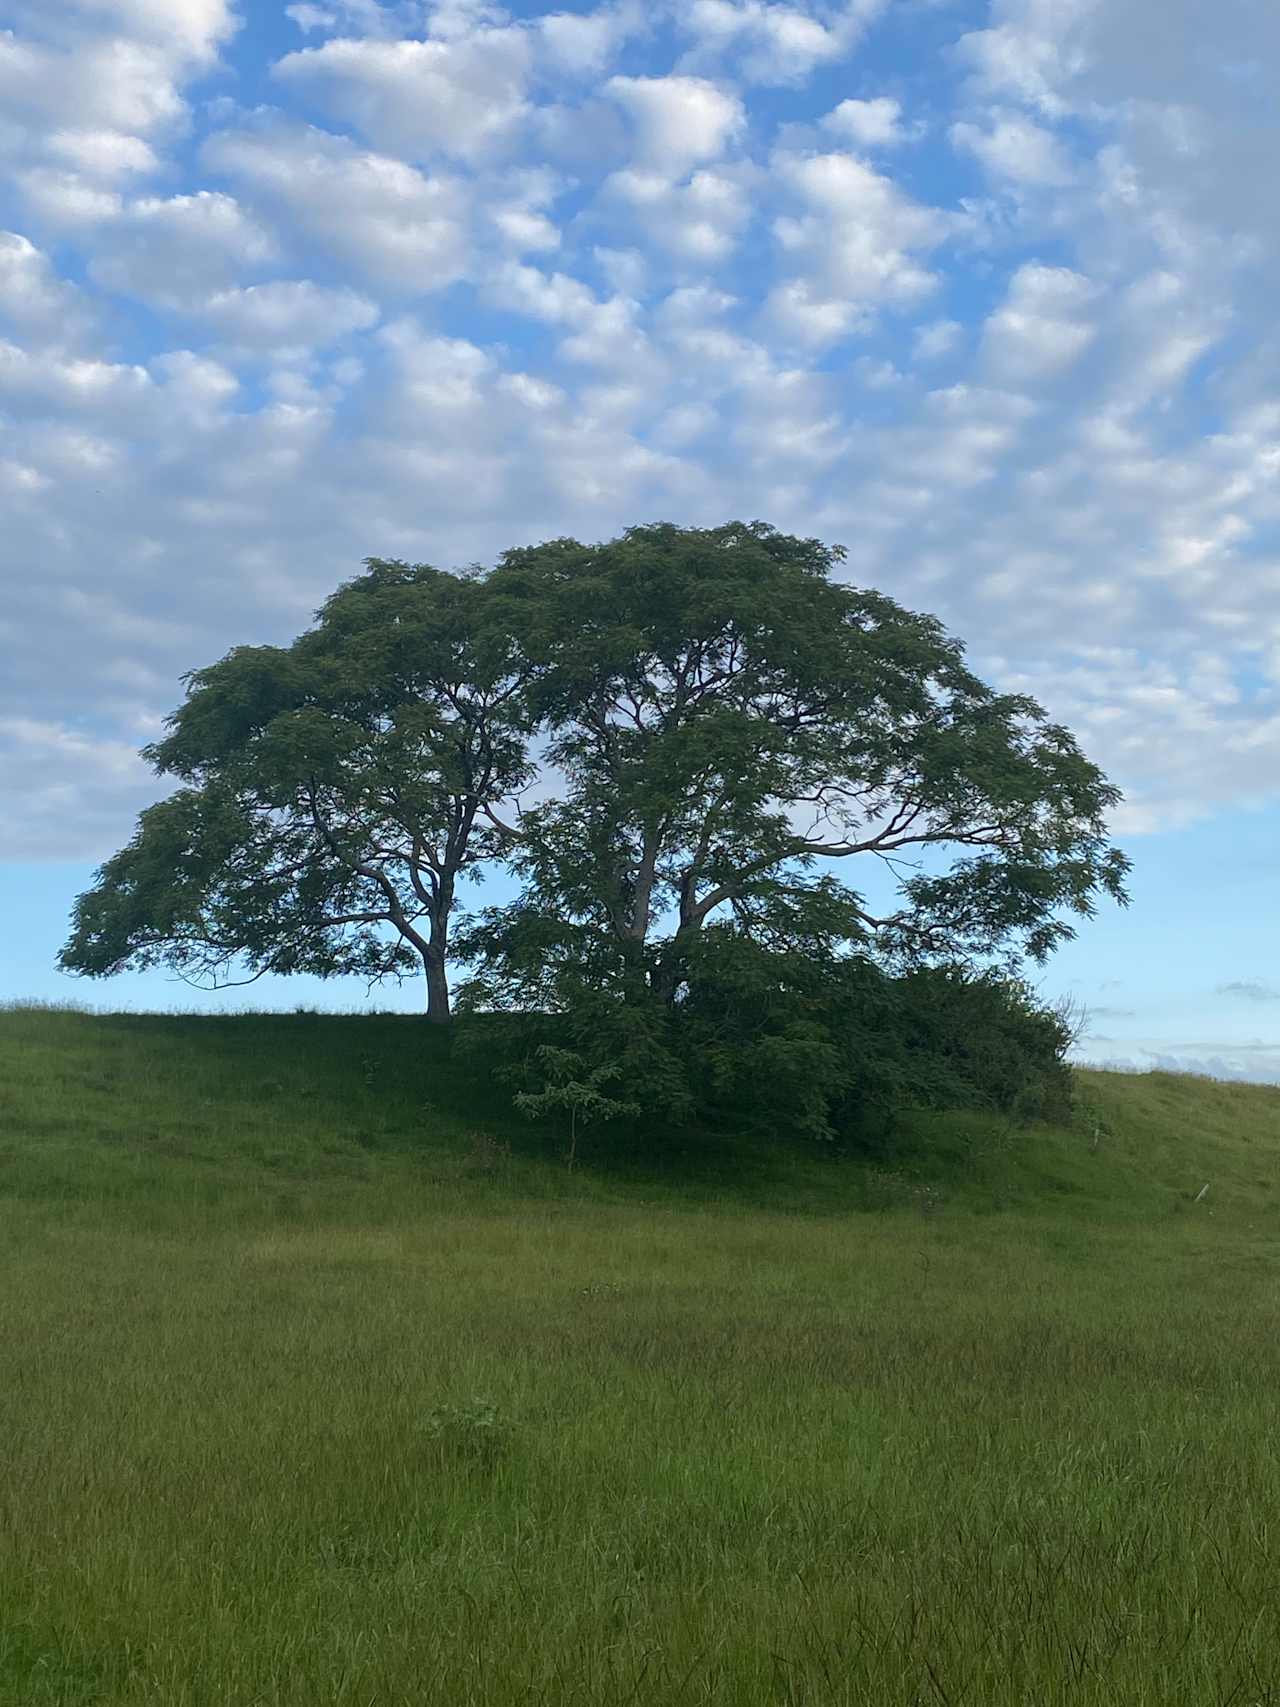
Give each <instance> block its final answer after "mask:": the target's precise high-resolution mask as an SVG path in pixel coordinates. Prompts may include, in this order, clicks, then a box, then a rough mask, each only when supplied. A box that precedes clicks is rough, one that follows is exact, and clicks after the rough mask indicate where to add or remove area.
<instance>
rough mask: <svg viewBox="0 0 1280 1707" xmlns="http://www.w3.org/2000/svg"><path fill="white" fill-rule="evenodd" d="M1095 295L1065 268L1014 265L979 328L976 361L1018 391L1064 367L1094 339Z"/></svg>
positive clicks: (995, 378)
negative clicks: (996, 305) (1002, 292)
mask: <svg viewBox="0 0 1280 1707" xmlns="http://www.w3.org/2000/svg"><path fill="white" fill-rule="evenodd" d="M1096 295H1097V291H1096V289H1095V287H1094V286H1093V285H1092V284H1091V283H1090V281H1089V280H1088V279H1086V278H1084V277H1082V276H1081V274H1079V273H1076V272H1072V270H1071V269H1070V268H1069V267H1046V266H1043V265H1041V264H1040V263H1038V262H1028V263H1027V264H1026V265H1025V266H1022V267H1019V268H1018V270H1017V272H1016V273H1014V275H1013V277H1012V278H1011V279H1010V281H1009V290H1008V294H1007V295H1006V297H1005V300H1004V302H1003V303H1002V304H1001V306H1000V307H999V308H997V309H996V310H995V311H994V313H992V314H991V315H990V317H989V318H988V320H987V323H986V326H985V328H984V330H983V338H982V358H983V361H984V363H985V365H986V368H987V371H988V372H989V374H990V375H991V377H992V378H993V379H994V380H995V381H996V383H997V384H1001V385H1008V386H1013V387H1021V386H1025V385H1028V384H1032V383H1035V382H1040V381H1043V380H1046V379H1048V378H1050V377H1051V376H1053V375H1056V374H1060V373H1062V372H1063V371H1064V370H1065V369H1068V368H1070V367H1071V366H1072V365H1073V364H1074V363H1075V362H1076V361H1078V360H1079V358H1080V357H1081V356H1082V355H1083V353H1084V352H1085V350H1087V349H1088V348H1089V345H1090V344H1091V343H1092V342H1093V340H1094V338H1095V337H1096V336H1097V328H1096V326H1095V324H1094V322H1093V319H1092V308H1093V304H1094V300H1095V297H1096Z"/></svg>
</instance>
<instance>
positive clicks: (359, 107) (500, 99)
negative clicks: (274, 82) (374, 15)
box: [275, 27, 532, 160]
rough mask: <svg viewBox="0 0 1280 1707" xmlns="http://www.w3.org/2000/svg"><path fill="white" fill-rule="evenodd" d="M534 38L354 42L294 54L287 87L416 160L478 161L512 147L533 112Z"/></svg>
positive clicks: (486, 35)
mask: <svg viewBox="0 0 1280 1707" xmlns="http://www.w3.org/2000/svg"><path fill="white" fill-rule="evenodd" d="M531 59H532V55H531V48H530V42H529V37H528V34H527V32H526V31H524V30H521V29H517V28H512V27H500V28H496V29H495V28H480V29H477V30H476V31H474V32H473V33H471V34H467V35H460V36H457V37H454V38H452V39H449V40H444V41H440V40H430V39H428V40H416V41H415V40H403V39H401V40H393V41H378V40H353V39H349V38H339V39H336V40H333V41H327V42H325V43H324V44H323V46H321V47H314V48H304V49H302V50H301V51H300V52H297V53H291V54H287V55H286V56H285V57H284V58H283V59H282V60H280V61H279V63H278V64H277V65H276V67H275V75H276V76H277V78H279V79H280V81H281V82H282V83H284V84H285V85H287V86H288V87H289V88H291V89H293V90H295V91H297V92H298V93H299V94H300V95H301V96H303V98H305V99H308V100H311V101H313V102H315V103H316V104H318V105H319V106H320V107H321V108H322V109H323V110H324V111H326V112H327V113H329V114H331V115H333V116H334V117H336V118H338V119H340V120H341V121H343V122H344V123H346V124H350V125H353V126H354V127H355V128H356V129H358V130H359V131H360V133H361V135H362V136H364V137H365V138H366V140H368V141H369V142H371V143H373V144H374V146H375V147H377V148H379V149H383V150H386V151H388V152H390V153H392V154H399V155H402V156H403V157H404V158H405V159H408V160H428V159H430V158H431V157H432V156H434V155H436V154H446V155H452V156H456V157H458V158H460V159H463V160H474V159H479V158H483V157H485V156H487V155H489V154H492V153H493V152H494V151H495V150H497V149H500V148H502V147H503V146H505V145H507V144H509V143H510V142H511V140H512V139H513V137H514V134H515V132H516V129H517V127H518V126H519V124H520V121H521V119H522V118H523V117H524V115H525V113H526V110H527V102H526V94H525V92H526V85H527V82H528V78H529V72H530V67H531Z"/></svg>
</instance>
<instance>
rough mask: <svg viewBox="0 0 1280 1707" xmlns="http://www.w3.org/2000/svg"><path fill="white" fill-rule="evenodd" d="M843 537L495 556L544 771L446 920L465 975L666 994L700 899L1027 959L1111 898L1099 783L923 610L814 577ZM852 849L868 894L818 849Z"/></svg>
mask: <svg viewBox="0 0 1280 1707" xmlns="http://www.w3.org/2000/svg"><path fill="white" fill-rule="evenodd" d="M843 556H844V554H843V552H842V551H841V550H840V549H839V548H832V547H828V546H825V545H823V544H822V543H821V542H819V541H817V540H812V539H797V538H792V537H790V536H788V535H784V534H781V533H778V532H776V531H775V530H774V529H773V528H770V527H768V526H766V525H765V524H763V523H752V524H750V525H744V524H741V523H730V524H728V525H727V526H724V527H720V528H714V529H694V528H679V527H675V526H672V525H669V524H660V525H657V526H649V527H637V528H631V529H629V530H628V531H627V532H626V533H624V534H623V535H622V536H621V537H620V538H619V539H616V540H614V541H612V542H610V543H609V544H606V545H602V546H588V545H582V544H580V543H579V542H577V541H575V540H569V539H565V540H556V541H552V542H550V543H549V544H546V545H542V546H537V547H532V548H528V549H522V550H516V551H511V552H508V553H507V554H506V555H505V556H504V558H503V559H502V561H501V563H500V565H499V567H498V569H497V570H496V571H495V573H494V575H493V577H492V579H491V582H490V586H491V588H493V589H494V590H495V591H498V590H500V592H501V596H502V597H503V599H504V600H505V601H506V603H507V605H508V607H509V609H510V610H511V612H512V613H513V614H512V620H513V623H514V624H515V626H516V628H517V630H518V632H519V637H520V643H521V646H522V648H523V651H524V653H525V655H526V657H527V658H528V661H529V665H530V670H531V676H532V681H533V686H532V690H531V691H532V703H533V706H534V710H535V713H536V715H537V716H538V718H539V719H540V721H541V723H542V724H543V726H544V727H545V728H546V730H547V733H548V745H547V757H548V760H549V762H550V763H551V764H552V765H554V766H555V767H556V768H557V770H558V772H559V775H560V777H561V781H562V785H563V786H562V788H561V790H560V792H559V793H558V795H557V796H556V797H555V798H553V799H551V800H548V801H546V802H545V803H544V804H542V805H541V806H539V807H537V808H535V809H533V810H532V811H530V812H528V813H526V814H525V815H524V817H523V818H522V820H521V824H520V832H521V834H520V838H519V840H516V839H515V838H514V836H513V838H512V841H511V843H510V847H509V854H508V857H509V859H510V861H511V864H512V865H513V867H514V868H515V870H516V871H517V873H518V874H519V875H520V877H521V878H522V880H523V886H524V887H523V893H522V895H521V898H520V900H519V902H518V903H517V904H516V905H515V906H514V907H511V908H506V909H500V910H491V911H490V912H489V913H488V914H487V915H486V916H485V917H484V918H483V919H482V920H481V921H480V922H479V924H478V925H477V927H476V928H475V929H474V930H472V931H471V932H470V934H469V936H468V939H467V952H468V954H469V956H471V957H474V959H475V960H476V962H477V965H478V968H479V973H478V980H477V982H476V983H475V984H474V985H473V986H472V989H471V992H470V999H471V1000H472V1001H473V1002H488V1003H496V1004H498V1005H507V1006H517V1007H518V1006H521V1005H522V1004H533V1005H536V1006H542V1007H549V1008H552V1009H555V1008H566V1009H567V1008H570V1007H572V1006H573V1005H574V1002H575V1001H580V1000H581V996H582V986H583V982H584V979H586V980H589V981H593V982H594V985H595V987H596V988H598V989H605V988H609V989H612V990H613V991H614V992H615V993H616V996H617V997H618V999H620V1000H623V1001H634V1000H635V999H636V998H637V996H638V993H639V992H640V991H641V990H642V989H643V990H645V991H647V993H648V994H649V995H650V996H652V997H653V998H654V999H656V1000H657V1001H658V1002H660V1003H661V1004H663V1005H665V1006H666V1007H668V1008H673V1007H675V1006H677V1005H678V1004H679V1003H680V1002H681V1001H682V1000H683V999H684V998H685V997H686V995H687V994H688V991H689V988H690V981H691V977H692V976H693V972H694V966H695V955H694V952H693V951H694V949H695V946H696V945H697V944H698V943H699V942H700V941H701V940H702V939H703V938H704V937H705V934H706V932H707V930H708V928H709V927H710V926H711V925H712V924H713V923H714V924H716V925H717V927H718V932H717V935H718V940H719V941H720V942H722V943H727V942H728V939H729V938H730V937H733V938H735V939H737V940H738V941H739V942H741V943H745V944H749V945H753V946H754V948H755V949H757V950H758V951H759V952H760V953H762V954H766V955H774V956H784V957H785V956H789V955H790V956H794V955H797V954H798V955H800V956H801V957H802V958H807V959H809V960H811V961H812V960H814V959H815V958H816V959H822V958H826V959H828V960H830V959H833V958H836V957H838V956H839V955H841V954H843V953H847V952H848V951H849V950H850V949H852V948H857V949H858V950H860V951H862V952H865V953H871V954H875V955H877V956H878V957H879V958H880V960H881V961H882V962H883V963H885V964H892V963H898V964H903V965H910V964H917V963H958V964H970V965H973V964H978V963H985V962H988V961H990V960H991V959H992V958H993V957H997V956H1004V957H1005V959H1006V960H1007V961H1009V962H1013V961H1015V960H1016V959H1017V958H1018V957H1019V956H1021V955H1029V956H1030V957H1032V958H1033V959H1035V960H1042V959H1043V958H1044V957H1045V956H1047V955H1048V954H1049V953H1050V952H1051V951H1052V949H1053V948H1054V947H1055V946H1057V945H1058V944H1059V943H1060V942H1062V941H1063V940H1064V939H1066V938H1068V937H1070V936H1071V935H1072V934H1073V927H1072V925H1071V923H1070V917H1069V915H1072V914H1074V915H1076V916H1089V915H1090V914H1091V913H1092V911H1093V909H1094V907H1095V904H1096V901H1097V898H1098V897H1099V896H1100V895H1103V894H1109V895H1111V896H1113V897H1114V898H1115V899H1117V900H1119V901H1123V900H1124V899H1125V889H1124V879H1125V875H1126V872H1127V870H1128V861H1127V860H1126V858H1125V856H1124V855H1123V854H1122V853H1120V852H1119V851H1117V850H1116V849H1114V848H1112V847H1111V846H1110V845H1109V843H1108V840H1107V834H1106V824H1105V819H1106V814H1107V812H1108V810H1109V809H1110V808H1111V807H1112V806H1113V805H1114V804H1115V803H1116V801H1117V800H1118V799H1119V794H1118V791H1117V790H1116V789H1115V788H1113V787H1112V786H1111V785H1110V784H1109V783H1108V782H1107V781H1106V779H1105V778H1104V777H1103V775H1102V773H1101V772H1100V771H1099V770H1098V769H1097V768H1096V766H1094V765H1093V764H1091V763H1090V762H1089V761H1088V760H1087V759H1086V758H1085V757H1084V755H1083V754H1082V753H1081V751H1080V749H1079V747H1078V746H1077V745H1076V743H1075V741H1074V740H1073V738H1072V737H1071V735H1070V734H1069V733H1068V732H1067V731H1066V730H1065V729H1063V728H1061V727H1060V726H1058V725H1056V724H1054V723H1052V722H1050V721H1049V719H1048V718H1047V717H1046V715H1045V713H1044V712H1043V711H1042V709H1041V708H1040V707H1039V706H1038V705H1037V704H1036V703H1035V702H1034V701H1033V700H1031V699H1029V698H1027V697H1025V696H1023V695H1014V694H998V693H996V692H994V691H993V690H992V689H991V688H989V687H988V686H987V685H986V684H985V683H983V682H982V681H980V680H979V679H978V677H977V676H975V675H974V674H973V673H972V672H971V671H970V670H969V669H968V668H967V666H966V665H965V662H964V656H963V649H962V647H961V645H960V644H959V642H958V641H956V640H954V639H952V638H951V637H949V636H948V635H947V634H946V633H945V631H944V630H943V628H942V627H941V625H940V624H939V623H938V622H937V621H936V620H935V619H934V618H932V617H929V616H923V615H918V614H916V613H913V612H910V611H907V610H905V609H903V608H902V607H901V606H900V605H898V604H896V603H895V602H894V601H893V600H892V599H890V598H888V597H886V596H885V595H883V594H881V593H876V592H869V591H865V590H861V589H857V588H854V587H851V586H848V585H846V584H844V583H841V582H838V581H836V580H835V579H833V574H834V571H835V570H836V569H837V568H838V567H839V564H840V563H841V561H842V560H843ZM920 855H926V856H928V857H929V858H930V859H931V860H933V861H935V862H941V863H942V864H943V867H944V868H943V869H942V870H941V871H929V870H924V869H920V868H918V867H917V868H914V869H912V868H906V867H904V866H903V865H902V864H901V862H902V861H903V860H904V859H907V858H910V857H912V856H920ZM859 858H861V860H862V863H863V864H864V865H866V864H867V863H868V862H869V861H870V860H872V859H875V860H877V861H880V862H885V863H886V864H888V865H889V866H891V868H892V869H893V870H894V871H895V873H896V874H897V879H898V881H897V893H898V900H897V904H896V905H895V906H894V907H893V908H892V909H891V910H890V911H888V912H887V913H885V914H883V915H881V916H873V915H872V913H871V912H870V911H869V910H868V908H867V905H866V903H865V902H864V900H863V897H862V896H861V894H860V893H859V892H858V891H856V890H854V889H853V888H851V887H849V886H848V885H846V884H845V883H844V882H843V881H842V880H841V879H839V878H838V877H836V876H835V875H834V869H838V868H841V867H844V866H845V865H846V864H849V863H851V862H855V861H857V860H858V859H859ZM703 958H704V959H705V954H704V956H703Z"/></svg>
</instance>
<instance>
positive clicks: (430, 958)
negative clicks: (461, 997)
mask: <svg viewBox="0 0 1280 1707" xmlns="http://www.w3.org/2000/svg"><path fill="white" fill-rule="evenodd" d="M423 966H424V968H425V970H426V974H427V1019H428V1021H429V1022H430V1024H432V1025H448V1023H449V1021H450V1019H451V1017H452V1016H451V1014H450V1012H449V979H448V976H447V974H446V973H445V969H444V955H443V954H440V953H438V952H437V951H436V950H435V949H433V948H428V950H427V952H426V954H425V955H424V956H423Z"/></svg>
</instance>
